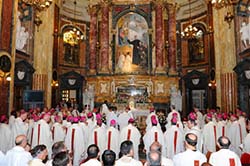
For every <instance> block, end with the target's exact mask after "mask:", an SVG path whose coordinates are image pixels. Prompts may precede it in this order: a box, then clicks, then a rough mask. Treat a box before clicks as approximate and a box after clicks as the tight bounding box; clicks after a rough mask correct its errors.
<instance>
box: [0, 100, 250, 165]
mask: <svg viewBox="0 0 250 166" xmlns="http://www.w3.org/2000/svg"><path fill="white" fill-rule="evenodd" d="M86 108H88V107H86ZM135 122H136V117H133V114H132V112H131V111H130V109H129V108H128V107H127V108H125V109H124V110H123V111H121V112H119V113H117V111H116V110H115V109H114V108H112V109H109V107H107V105H106V103H105V104H103V105H102V106H101V107H100V109H98V110H97V109H93V110H89V109H84V110H83V111H82V112H79V111H78V110H77V107H76V108H75V109H73V108H71V107H70V108H68V107H67V106H65V105H62V106H61V107H57V108H56V109H48V108H46V107H45V108H43V110H41V109H40V108H36V109H32V110H29V111H25V110H20V111H15V112H14V111H13V112H12V114H11V116H10V117H9V118H7V116H5V115H2V116H1V117H0V166H26V165H29V166H40V165H41V166H44V165H45V166H68V165H73V166H113V165H114V166H142V165H144V166H202V165H203V166H204V165H210V166H211V165H212V166H241V165H244V164H250V133H248V132H249V130H250V123H249V122H248V120H247V118H246V114H245V113H244V112H243V111H241V110H240V109H237V110H236V111H235V114H233V113H231V114H227V113H222V112H221V111H220V110H208V111H207V112H206V113H205V114H203V113H201V112H200V110H199V109H198V108H194V109H193V111H192V112H191V113H190V114H189V115H188V117H187V119H185V120H182V119H181V116H180V113H179V112H178V111H176V110H175V107H174V106H172V109H171V112H169V113H168V114H167V115H166V122H167V123H166V124H165V126H164V127H165V129H166V131H164V132H163V130H162V124H160V123H159V117H158V114H157V112H156V110H155V109H154V108H150V110H149V114H148V116H147V118H146V121H145V123H146V125H147V127H146V128H145V130H144V131H141V130H139V129H138V127H137V126H136V125H135ZM139 145H140V147H143V148H142V149H143V150H142V151H140V152H141V153H146V156H147V157H146V158H142V157H139V156H141V155H140V153H139ZM141 145H143V146H141Z"/></svg>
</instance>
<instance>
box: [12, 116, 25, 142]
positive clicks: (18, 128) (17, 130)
mask: <svg viewBox="0 0 250 166" xmlns="http://www.w3.org/2000/svg"><path fill="white" fill-rule="evenodd" d="M27 133H28V124H26V123H25V122H23V120H22V119H21V118H19V117H18V118H16V120H15V122H14V124H13V126H12V128H11V134H12V136H11V137H12V143H11V145H12V146H11V147H14V146H15V139H16V137H17V136H18V135H26V136H27Z"/></svg>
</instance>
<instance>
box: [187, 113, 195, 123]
mask: <svg viewBox="0 0 250 166" xmlns="http://www.w3.org/2000/svg"><path fill="white" fill-rule="evenodd" d="M188 119H189V120H192V121H196V120H197V116H196V114H195V113H194V112H191V113H190V114H189V115H188Z"/></svg>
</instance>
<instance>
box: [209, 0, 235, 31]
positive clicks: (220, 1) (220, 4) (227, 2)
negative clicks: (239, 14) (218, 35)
mask: <svg viewBox="0 0 250 166" xmlns="http://www.w3.org/2000/svg"><path fill="white" fill-rule="evenodd" d="M208 2H211V3H212V5H213V7H214V8H215V9H221V8H225V7H227V8H228V11H227V14H226V15H225V17H224V21H226V22H227V23H228V25H229V28H230V27H231V22H232V20H233V18H234V15H233V14H232V12H231V11H229V7H230V6H234V5H236V4H237V3H238V2H239V0H208Z"/></svg>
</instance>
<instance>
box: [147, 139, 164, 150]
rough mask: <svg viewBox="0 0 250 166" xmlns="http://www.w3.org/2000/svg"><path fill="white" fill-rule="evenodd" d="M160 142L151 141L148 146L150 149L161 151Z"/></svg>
mask: <svg viewBox="0 0 250 166" xmlns="http://www.w3.org/2000/svg"><path fill="white" fill-rule="evenodd" d="M161 147H162V146H161V144H160V143H159V142H157V141H156V142H153V143H152V144H151V146H150V151H158V152H161Z"/></svg>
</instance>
